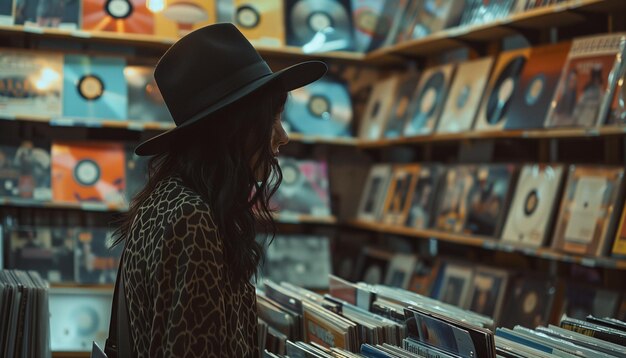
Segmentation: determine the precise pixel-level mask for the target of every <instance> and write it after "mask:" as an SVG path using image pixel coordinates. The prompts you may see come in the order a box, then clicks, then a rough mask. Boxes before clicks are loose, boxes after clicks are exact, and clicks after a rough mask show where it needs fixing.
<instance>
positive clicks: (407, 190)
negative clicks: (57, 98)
mask: <svg viewBox="0 0 626 358" xmlns="http://www.w3.org/2000/svg"><path fill="white" fill-rule="evenodd" d="M623 187H624V168H623V167H611V166H591V165H570V166H565V165H559V164H525V165H523V166H522V167H521V168H520V167H518V166H516V165H510V164H485V165H450V166H438V165H420V164H396V165H391V164H376V165H374V166H372V168H371V169H370V174H369V176H368V178H367V181H366V184H365V187H364V190H363V194H362V196H361V200H360V203H359V212H358V214H357V218H358V219H359V220H362V221H372V222H381V223H385V224H389V225H396V226H404V227H410V228H414V229H416V230H423V229H434V230H438V231H442V232H448V233H456V234H466V235H472V236H475V237H485V238H495V239H500V240H501V241H503V242H507V243H510V244H511V245H516V246H521V247H534V248H537V247H542V246H551V247H552V248H554V249H556V250H559V251H564V252H568V253H573V254H579V255H585V256H605V255H613V256H621V257H623V256H624V255H626V246H625V244H626V235H625V234H624V231H623V230H624V229H625V227H624V225H621V226H620V227H619V228H618V224H619V222H620V217H622V218H623V215H624V214H626V211H623V210H622V207H623V200H622V197H623V194H622V193H623ZM621 221H622V222H623V221H624V220H623V219H622V220H621ZM614 238H615V239H614Z"/></svg>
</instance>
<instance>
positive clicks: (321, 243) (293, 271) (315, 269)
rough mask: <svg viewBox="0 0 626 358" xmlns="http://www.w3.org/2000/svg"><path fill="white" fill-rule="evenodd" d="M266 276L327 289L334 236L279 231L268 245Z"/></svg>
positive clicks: (275, 279)
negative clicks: (289, 233)
mask: <svg viewBox="0 0 626 358" xmlns="http://www.w3.org/2000/svg"><path fill="white" fill-rule="evenodd" d="M262 273H263V277H265V278H269V279H270V280H272V281H274V282H289V283H291V284H293V285H296V286H300V287H304V288H312V289H327V288H328V275H330V273H331V262H330V239H329V238H328V237H325V236H312V235H310V236H308V235H278V236H276V237H275V238H274V240H272V242H271V244H270V245H269V247H268V248H267V251H266V255H265V261H264V264H263V270H262Z"/></svg>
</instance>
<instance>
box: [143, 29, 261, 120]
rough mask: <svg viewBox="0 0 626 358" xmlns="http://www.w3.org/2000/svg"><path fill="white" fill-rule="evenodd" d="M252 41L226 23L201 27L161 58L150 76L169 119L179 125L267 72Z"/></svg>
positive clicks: (179, 41) (178, 42)
mask: <svg viewBox="0 0 626 358" xmlns="http://www.w3.org/2000/svg"><path fill="white" fill-rule="evenodd" d="M271 73H272V72H271V70H270V69H269V67H268V66H267V64H266V63H265V61H263V58H261V56H260V55H259V53H258V52H257V51H256V49H255V48H254V47H253V46H252V44H251V43H250V42H249V41H248V40H247V39H246V38H245V36H244V35H243V34H242V33H241V32H240V31H239V30H238V29H237V28H236V27H235V26H234V25H233V24H230V23H221V24H215V25H209V26H205V27H203V28H201V29H198V30H196V31H193V32H191V33H189V34H187V35H186V36H184V37H183V38H181V39H180V40H178V41H177V42H176V43H175V44H174V45H172V47H170V48H169V49H168V50H167V52H166V53H165V54H164V55H163V56H162V57H161V59H160V60H159V62H158V63H157V65H156V68H155V70H154V79H155V81H156V83H157V86H158V87H159V90H160V91H161V94H162V95H163V99H164V101H165V104H166V105H167V108H168V109H169V111H170V113H171V114H172V118H173V119H174V122H176V124H177V125H181V124H182V123H184V122H185V121H187V120H188V119H190V118H191V117H192V116H193V115H194V114H196V113H198V112H200V111H201V110H202V109H204V108H206V107H207V106H210V105H211V104H213V103H215V102H217V101H218V100H219V99H221V98H222V97H224V96H226V95H228V94H229V92H232V91H234V90H236V89H237V88H238V87H241V86H243V85H245V84H247V83H250V82H252V81H254V80H256V79H258V78H260V77H263V76H265V75H269V74H271Z"/></svg>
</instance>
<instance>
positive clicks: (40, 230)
mask: <svg viewBox="0 0 626 358" xmlns="http://www.w3.org/2000/svg"><path fill="white" fill-rule="evenodd" d="M73 234H74V230H73V229H69V228H52V227H42V226H37V227H34V226H21V227H17V228H14V229H11V230H10V232H9V233H8V234H7V236H8V239H9V243H10V244H9V245H8V246H9V247H10V250H9V253H10V255H9V257H8V259H9V260H8V268H11V269H17V270H26V271H27V270H34V271H37V273H39V274H40V275H41V277H42V278H43V279H45V280H47V281H48V282H55V283H56V282H74V281H75V275H74V259H73V257H74V236H73Z"/></svg>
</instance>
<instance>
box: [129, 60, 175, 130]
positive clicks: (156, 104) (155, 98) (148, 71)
mask: <svg viewBox="0 0 626 358" xmlns="http://www.w3.org/2000/svg"><path fill="white" fill-rule="evenodd" d="M153 72H154V67H149V66H126V68H124V78H125V80H126V84H127V92H128V119H129V120H133V121H135V120H136V121H145V122H163V123H169V124H174V121H173V119H172V115H171V114H170V112H169V110H168V109H167V106H166V105H165V101H164V100H163V96H162V95H161V91H159V87H157V84H156V81H155V80H154V74H153ZM116 75H117V72H116ZM120 114H121V113H120Z"/></svg>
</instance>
